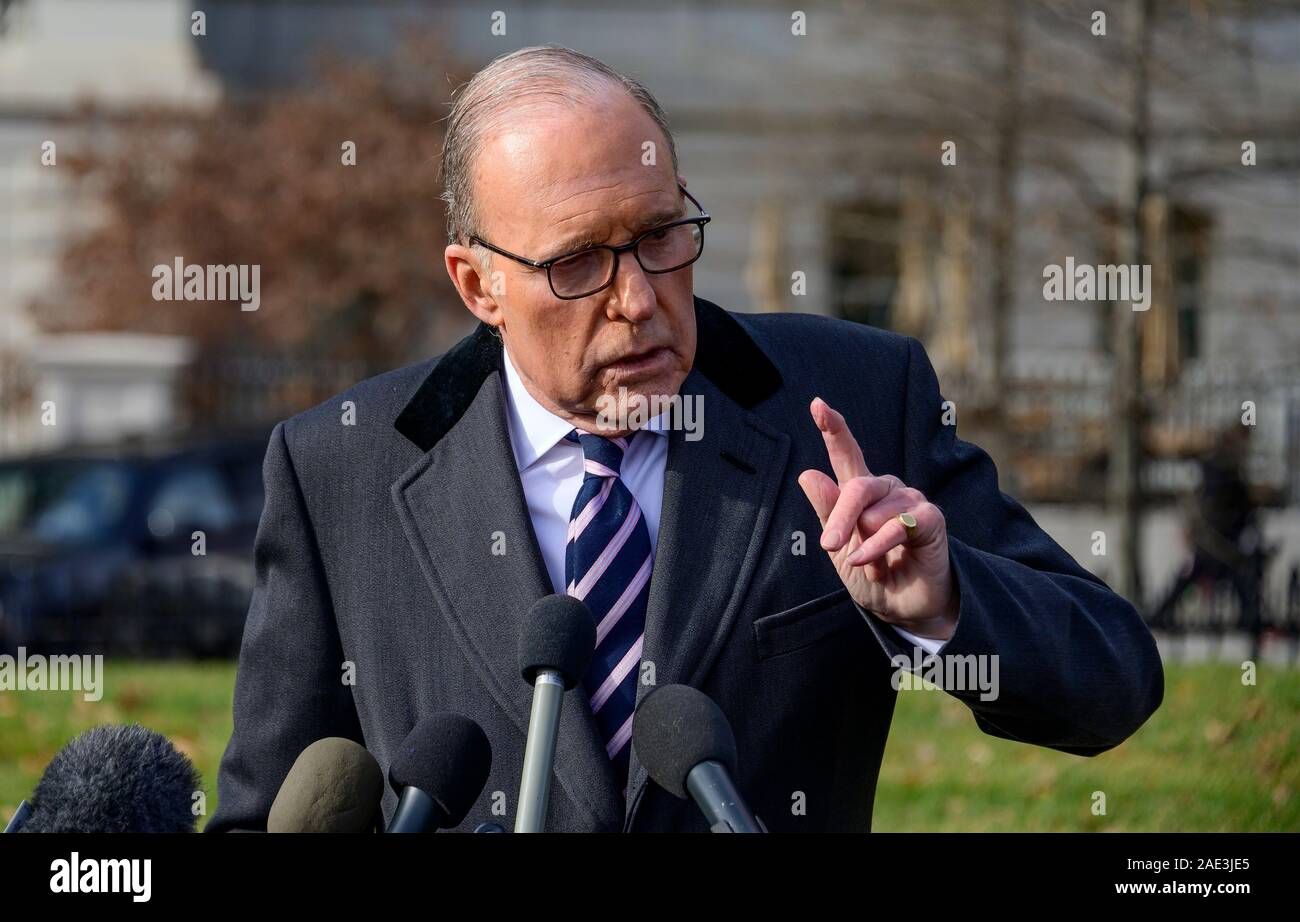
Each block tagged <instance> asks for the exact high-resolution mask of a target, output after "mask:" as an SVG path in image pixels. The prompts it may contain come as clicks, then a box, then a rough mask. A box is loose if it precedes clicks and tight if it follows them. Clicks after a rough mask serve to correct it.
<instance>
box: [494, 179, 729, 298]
mask: <svg viewBox="0 0 1300 922" xmlns="http://www.w3.org/2000/svg"><path fill="white" fill-rule="evenodd" d="M677 188H678V189H681V190H682V195H684V196H686V197H687V198H688V199H690V202H691V204H692V205H694V206H695V207H696V209H697V210H698V211H699V212H700V213H699V215H697V216H696V217H693V218H679V219H677V220H676V221H669V222H668V223H667V224H660V225H659V226H658V227H652V228H650V229H649V230H644V231H642V232H641V233H639V234H637V235H636V236H635V237H633V238H632V239H631V240H629V241H628V242H627V243H625V244H623V245H622V246H611V245H609V244H603V243H602V244H598V245H596V246H586V247H579V248H578V249H576V250H573V251H571V252H569V253H561V254H560V255H559V256H553V257H551V258H550V259H545V260H542V261H541V262H538V261H537V260H533V259H528V258H527V257H525V256H519V255H517V254H515V253H511V252H509V251H508V250H503V249H501V248H500V247H499V246H494V245H493V244H491V243H488V242H487V241H486V240H484V239H483V238H482V237H478V236H476V235H474V234H471V235H470V236H469V240H470V242H471V243H477V244H478V245H479V246H481V247H484V248H485V249H488V250H491V251H492V252H493V253H497V254H499V255H501V256H504V257H506V258H507V259H513V260H514V261H515V262H517V263H523V264H524V265H525V266H532V267H533V268H534V269H545V270H546V283H547V284H548V285H550V286H551V294H553V295H555V297H557V298H559V299H560V300H561V301H579V300H581V299H583V298H590V297H591V296H592V295H594V294H596V293H597V292H600V291H604V290H605V289H606V288H608V287H609V286H610V285H613V284H614V279H615V278H617V277H618V257H619V255H620V254H622V253H626V252H627V251H628V250H631V251H632V256H633V258H634V259H636V261H637V265H639V266H640V267H641V269H642V271H644V272H646V273H648V274H650V275H667V274H668V273H669V272H679V271H681V270H682V269H685V268H686V267H687V266H689V265H691V264H692V263H694V262H695V261H696V260H698V259H699V258H700V257H701V256H703V255H704V225H706V224H708V223H709V222H710V221H712V220H713V218H712V216H711V215H710V214H709V213H708V212H707V211H705V210H704V206H703V205H701V204H700V203H699V200H698V199H696V198H695V196H693V195H691V194H690V193H689V192H687V191H686V187H685V186H683V185H682V184H681V183H678V184H677ZM683 224H698V225H699V227H700V249H699V252H698V253H696V254H695V256H694V257H692V258H691V259H690V260H689V261H687V262H684V263H682V264H681V265H680V266H674V267H673V268H671V269H647V268H646V266H645V263H643V262H641V254H640V253H639V252H638V251H637V247H638V246H639V245H640V244H641V241H642V240H644V239H645V238H646V237H649V236H650V235H651V234H658V233H660V232H662V231H665V230H667V229H669V228H671V227H680V226H681V225H683ZM593 250H609V251H611V252H612V253H613V254H614V262H613V268H612V269H611V270H610V273H609V278H608V279H607V280H606V281H605V283H604V284H603V285H601V286H600V287H598V288H593V289H592V290H591V291H588V292H584V293H583V294H580V295H562V294H560V293H559V292H558V291H556V290H555V282H554V280H553V279H552V278H551V267H552V266H554V265H555V264H556V263H559V262H562V261H563V260H566V259H570V258H572V257H574V256H577V255H579V254H581V253H588V252H591V251H593Z"/></svg>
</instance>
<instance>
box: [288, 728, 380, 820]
mask: <svg viewBox="0 0 1300 922" xmlns="http://www.w3.org/2000/svg"><path fill="white" fill-rule="evenodd" d="M383 796H384V773H383V772H382V771H381V770H380V768H379V763H378V762H376V761H375V757H374V756H372V755H371V754H370V753H369V752H367V751H366V748H365V747H364V746H362V745H360V744H358V743H356V742H354V741H353V740H349V739H344V738H343V737H340V736H330V737H326V738H325V739H320V740H317V741H316V742H314V743H312V744H311V745H310V746H308V747H307V748H306V749H304V750H303V751H302V753H301V754H300V755H299V756H298V758H297V759H296V760H295V761H294V763H293V767H292V768H291V769H289V774H288V775H286V776H285V779H284V783H283V784H281V785H280V791H279V793H277V794H276V795H275V801H274V802H273V803H272V804H271V812H270V813H269V814H268V815H267V818H266V831H267V832H374V831H375V827H376V825H377V824H378V821H379V800H380V798H381V797H383Z"/></svg>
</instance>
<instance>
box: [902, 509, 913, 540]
mask: <svg viewBox="0 0 1300 922" xmlns="http://www.w3.org/2000/svg"><path fill="white" fill-rule="evenodd" d="M898 521H899V522H901V523H902V525H903V528H905V529H906V530H907V540H908V541H913V540H915V539H916V519H915V518H914V517H913V516H912V514H911V513H910V512H900V513H899V514H898Z"/></svg>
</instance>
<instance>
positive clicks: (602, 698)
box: [564, 430, 654, 785]
mask: <svg viewBox="0 0 1300 922" xmlns="http://www.w3.org/2000/svg"><path fill="white" fill-rule="evenodd" d="M565 438H567V439H568V440H569V441H571V442H578V443H579V444H580V445H581V446H582V454H583V458H584V461H583V470H584V471H585V475H584V477H583V479H582V486H581V487H580V488H579V489H578V498H577V499H576V500H575V501H574V503H573V512H572V513H570V515H569V541H568V544H567V545H566V547H565V552H564V579H565V583H566V585H567V588H566V590H565V591H566V592H567V593H568V594H569V595H571V596H574V597H576V598H579V599H582V600H583V601H584V602H586V603H587V607H588V608H590V609H591V613H592V615H593V617H595V619H596V654H595V656H593V657H592V659H591V665H590V666H589V667H588V668H587V674H586V675H585V676H584V677H583V687H584V688H585V689H586V692H587V696H588V700H589V701H590V703H591V711H592V713H593V714H594V715H595V718H596V725H597V727H598V728H599V729H600V734H601V737H602V739H604V741H605V752H606V753H607V754H608V755H609V758H610V760H611V761H612V762H613V763H614V773H615V774H616V775H617V776H618V780H619V783H620V784H621V785H626V784H627V771H628V760H629V758H630V753H631V740H632V712H633V711H634V710H635V709H636V683H637V681H638V677H639V673H640V669H639V667H640V664H641V647H642V643H643V641H644V639H645V615H646V605H647V603H648V601H649V598H650V571H651V568H652V567H653V566H654V554H653V553H652V551H651V548H650V530H649V529H648V528H647V527H646V523H645V517H644V516H642V514H641V507H640V506H638V505H637V502H636V499H635V498H634V497H633V496H632V491H631V490H629V489H628V488H627V485H626V484H624V483H623V481H622V480H621V479H619V467H620V466H621V465H622V463H623V455H624V453H625V452H626V451H627V447H628V441H629V439H627V438H617V439H607V438H603V437H601V436H598V435H591V434H589V433H586V432H578V431H577V430H575V431H573V432H570V433H569V434H568V435H567V436H565Z"/></svg>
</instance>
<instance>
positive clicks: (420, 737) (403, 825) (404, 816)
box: [387, 711, 492, 832]
mask: <svg viewBox="0 0 1300 922" xmlns="http://www.w3.org/2000/svg"><path fill="white" fill-rule="evenodd" d="M491 769H492V747H491V745H490V744H489V743H488V738H487V736H486V735H485V734H484V733H483V730H482V728H481V727H479V725H478V724H476V723H474V721H472V720H470V719H469V718H468V717H463V716H461V715H460V714H451V713H448V712H445V711H444V712H439V713H435V714H430V715H429V716H428V717H426V718H424V719H423V720H421V721H420V722H419V723H417V724H416V725H415V727H414V729H412V730H411V732H410V733H408V734H407V735H406V739H405V740H403V741H402V746H401V748H400V749H399V750H398V752H397V755H396V756H395V757H394V758H393V763H392V764H391V765H390V766H389V767H388V781H389V783H390V784H392V786H393V790H394V791H396V792H397V794H398V800H397V810H396V811H395V812H394V813H393V819H392V821H391V822H390V823H389V824H388V829H387V831H388V832H433V831H435V830H437V829H450V828H452V827H453V826H459V825H460V824H461V821H463V820H464V819H465V814H467V813H469V810H470V807H472V806H474V801H475V800H477V799H478V795H479V792H481V791H482V790H483V785H485V784H487V779H488V772H489V771H491Z"/></svg>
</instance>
